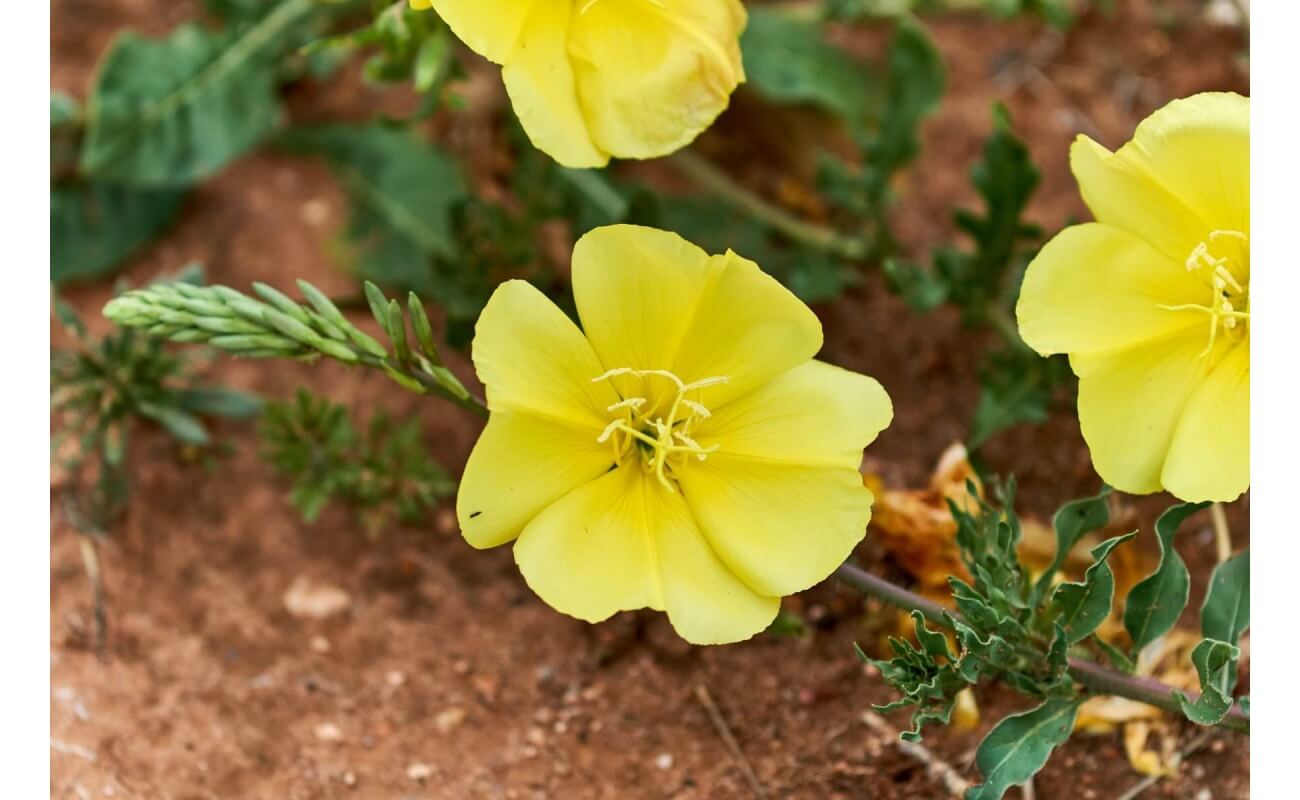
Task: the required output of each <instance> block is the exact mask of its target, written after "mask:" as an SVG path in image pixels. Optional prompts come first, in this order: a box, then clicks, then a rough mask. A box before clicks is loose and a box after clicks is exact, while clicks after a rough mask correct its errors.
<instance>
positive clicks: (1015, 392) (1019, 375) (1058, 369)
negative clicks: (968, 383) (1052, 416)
mask: <svg viewBox="0 0 1300 800" xmlns="http://www.w3.org/2000/svg"><path fill="white" fill-rule="evenodd" d="M1071 380H1072V377H1071V373H1070V366H1069V362H1068V361H1066V359H1065V358H1064V357H1063V356H1054V357H1052V358H1041V357H1039V356H1038V354H1036V353H1034V352H1033V351H1031V350H1029V349H1027V348H1024V347H1015V348H1009V349H1004V350H997V351H994V352H993V353H990V354H989V355H987V356H986V357H985V361H984V363H983V364H982V365H981V367H980V395H979V401H978V402H977V403H976V406H975V416H974V417H973V418H972V419H971V432H970V441H969V443H968V444H969V446H970V447H971V448H977V447H980V446H981V445H983V444H984V443H985V442H987V441H988V440H989V438H990V437H992V436H993V435H994V434H995V433H997V432H999V431H1002V430H1005V429H1007V428H1009V427H1011V426H1013V425H1019V424H1022V423H1026V422H1031V423H1040V422H1044V421H1045V420H1046V419H1047V416H1048V413H1049V411H1050V409H1051V405H1052V400H1053V398H1054V397H1055V396H1056V394H1057V392H1058V391H1059V390H1060V389H1061V387H1063V386H1067V385H1069V382H1070V381H1071Z"/></svg>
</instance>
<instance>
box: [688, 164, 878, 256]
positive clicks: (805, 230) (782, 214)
mask: <svg viewBox="0 0 1300 800" xmlns="http://www.w3.org/2000/svg"><path fill="white" fill-rule="evenodd" d="M668 160H669V161H670V162H671V163H672V164H673V165H674V166H675V167H677V169H678V170H680V171H681V172H682V173H683V174H685V175H687V176H688V177H690V178H691V180H693V181H695V182H696V183H698V184H699V185H700V186H702V187H703V188H704V189H706V190H708V191H710V192H712V193H713V194H716V195H717V196H718V197H719V199H721V200H723V201H725V202H727V203H729V204H731V205H732V206H735V207H736V208H738V209H740V210H741V211H743V212H745V213H746V214H748V215H749V216H751V217H753V218H754V219H756V220H758V221H759V222H761V223H763V224H764V225H767V226H768V227H769V228H772V229H773V230H775V231H778V232H780V233H781V234H782V235H784V236H786V237H787V238H789V239H792V240H794V241H796V242H799V243H800V244H804V245H807V246H809V247H814V248H816V249H818V250H823V251H825V252H827V253H831V254H833V255H837V256H839V257H841V258H845V259H848V260H850V261H861V260H862V259H864V258H866V257H867V255H868V254H869V253H870V252H871V248H870V246H869V244H868V243H867V241H866V240H865V239H863V238H862V237H857V236H847V235H845V234H842V233H840V232H839V231H836V230H834V229H833V228H829V227H826V226H824V225H818V224H816V223H814V222H808V221H807V220H803V219H800V218H799V217H797V216H795V215H794V214H791V213H790V212H788V211H786V210H785V209H783V208H779V207H777V206H774V205H772V204H771V203H769V202H767V201H766V200H764V199H763V198H761V197H759V196H758V195H755V194H754V193H753V192H751V191H749V190H748V189H746V188H745V187H744V186H741V185H740V184H739V183H737V182H736V181H735V180H734V179H732V177H731V176H730V175H728V174H727V173H725V172H723V171H722V170H721V169H718V167H717V166H715V165H714V164H713V163H711V162H710V161H709V160H708V159H705V158H702V157H700V156H698V155H696V154H695V153H692V152H691V151H689V150H680V151H678V152H677V153H675V154H674V155H672V156H671V157H669V159H668Z"/></svg>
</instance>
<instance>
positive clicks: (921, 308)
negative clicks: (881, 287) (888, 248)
mask: <svg viewBox="0 0 1300 800" xmlns="http://www.w3.org/2000/svg"><path fill="white" fill-rule="evenodd" d="M883 269H884V272H885V279H886V280H888V281H889V289H890V291H892V292H894V293H895V294H897V295H898V296H899V297H902V298H903V301H904V302H905V303H907V305H908V307H909V308H911V309H912V310H913V311H916V312H918V313H922V314H924V313H926V312H929V311H933V310H935V309H936V308H938V307H939V306H941V305H943V303H944V301H945V300H947V299H948V284H947V283H946V282H945V281H944V280H943V279H942V278H940V277H939V275H938V274H937V273H935V272H934V271H933V270H929V269H924V268H922V267H919V266H917V265H916V264H909V263H906V262H903V261H898V260H897V259H893V258H890V259H886V260H885V263H884V267H883Z"/></svg>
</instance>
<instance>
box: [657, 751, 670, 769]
mask: <svg viewBox="0 0 1300 800" xmlns="http://www.w3.org/2000/svg"><path fill="white" fill-rule="evenodd" d="M655 766H656V767H658V768H659V769H672V768H673V754H672V753H660V754H659V755H657V756H655Z"/></svg>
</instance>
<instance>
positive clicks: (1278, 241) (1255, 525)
mask: <svg viewBox="0 0 1300 800" xmlns="http://www.w3.org/2000/svg"><path fill="white" fill-rule="evenodd" d="M1251 12H1252V20H1251V23H1252V24H1251V35H1252V41H1251V64H1250V66H1251V94H1252V98H1253V99H1252V102H1251V211H1252V217H1253V218H1252V219H1251V225H1250V227H1251V234H1250V235H1251V247H1250V249H1251V262H1252V264H1253V263H1255V262H1258V263H1259V265H1260V269H1259V271H1258V272H1254V271H1253V270H1252V274H1251V289H1252V291H1251V311H1252V318H1251V337H1250V345H1251V352H1250V356H1251V360H1252V362H1253V364H1252V368H1251V383H1252V386H1251V431H1252V436H1251V476H1252V478H1251V493H1250V504H1251V528H1252V533H1253V532H1255V531H1258V533H1259V535H1258V536H1252V537H1251V543H1252V545H1255V546H1256V547H1255V552H1254V553H1253V555H1254V558H1252V561H1254V573H1255V574H1254V576H1253V577H1254V581H1253V586H1254V587H1258V590H1257V591H1254V592H1253V599H1254V604H1253V605H1254V619H1252V620H1251V631H1252V633H1251V641H1250V649H1251V659H1250V692H1251V698H1252V701H1253V702H1252V704H1251V712H1252V720H1251V728H1252V734H1253V735H1252V737H1251V767H1252V769H1251V782H1252V784H1253V785H1254V787H1255V788H1256V789H1260V788H1262V789H1263V791H1262V792H1260V794H1259V796H1260V797H1281V796H1284V795H1288V794H1291V793H1293V792H1294V791H1295V777H1294V772H1293V766H1294V764H1295V761H1296V755H1295V747H1296V734H1295V725H1296V724H1297V720H1298V719H1300V716H1298V714H1300V703H1297V700H1296V698H1297V691H1296V681H1297V673H1296V670H1295V666H1294V665H1295V662H1294V660H1293V657H1294V656H1295V654H1296V652H1297V650H1298V649H1300V647H1298V645H1297V640H1296V633H1295V630H1296V627H1297V621H1296V620H1297V614H1296V606H1297V594H1298V593H1300V577H1298V572H1300V513H1297V507H1298V506H1297V499H1300V485H1298V484H1297V482H1296V480H1297V475H1300V461H1298V456H1300V437H1298V436H1297V432H1298V431H1300V417H1298V416H1297V407H1298V406H1300V374H1298V373H1297V371H1296V366H1297V364H1300V349H1298V348H1297V345H1300V336H1297V326H1298V325H1300V313H1298V309H1297V308H1296V305H1295V302H1296V300H1297V299H1300V253H1298V251H1297V248H1296V246H1295V244H1296V241H1297V238H1296V236H1297V234H1298V233H1300V203H1297V200H1296V198H1297V193H1298V192H1300V150H1297V146H1298V145H1297V133H1298V132H1300V111H1298V109H1297V105H1296V102H1295V98H1296V82H1295V76H1296V75H1297V74H1300V61H1298V60H1297V58H1296V39H1295V31H1296V30H1297V26H1300V6H1297V4H1296V3H1294V2H1285V0H1263V1H1262V2H1256V3H1254V4H1253V8H1251ZM1255 328H1258V329H1259V330H1255ZM1288 652H1290V653H1291V657H1288V656H1287V653H1288ZM1283 786H1289V787H1290V788H1289V789H1288V790H1287V791H1284V792H1282V793H1281V794H1277V793H1275V790H1277V789H1280V787H1283ZM1269 787H1271V789H1270V788H1269Z"/></svg>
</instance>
